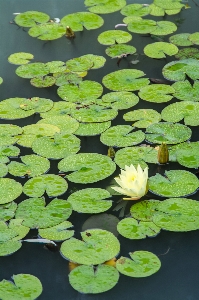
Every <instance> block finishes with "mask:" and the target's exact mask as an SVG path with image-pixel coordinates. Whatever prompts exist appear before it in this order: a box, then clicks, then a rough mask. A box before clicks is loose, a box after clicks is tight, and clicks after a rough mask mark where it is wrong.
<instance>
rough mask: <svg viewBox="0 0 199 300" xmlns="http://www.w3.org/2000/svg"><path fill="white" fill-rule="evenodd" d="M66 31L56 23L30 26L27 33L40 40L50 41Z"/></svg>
mask: <svg viewBox="0 0 199 300" xmlns="http://www.w3.org/2000/svg"><path fill="white" fill-rule="evenodd" d="M65 33H66V29H65V28H64V27H63V26H62V25H61V24H57V23H48V24H40V25H36V26H33V27H31V28H30V29H29V30H28V34H29V35H30V36H32V37H36V38H38V39H39V40H42V41H52V40H56V39H59V38H61V37H62V36H63V35H64V34H65Z"/></svg>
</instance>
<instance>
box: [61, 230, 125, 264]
mask: <svg viewBox="0 0 199 300" xmlns="http://www.w3.org/2000/svg"><path fill="white" fill-rule="evenodd" d="M81 236H82V241H80V240H77V239H75V238H71V239H70V240H67V241H65V242H63V243H62V245H61V249H60V252H61V254H62V256H63V257H64V258H66V259H68V260H70V261H72V262H75V263H78V264H84V265H98V264H101V263H104V262H105V261H107V260H110V259H112V258H113V257H115V256H116V255H117V254H118V253H119V251H120V243H119V241H118V239H117V238H116V237H115V236H114V235H113V234H112V233H111V232H109V231H106V230H102V229H89V230H86V231H84V232H81Z"/></svg>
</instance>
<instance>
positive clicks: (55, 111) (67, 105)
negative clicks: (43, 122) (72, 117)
mask: <svg viewBox="0 0 199 300" xmlns="http://www.w3.org/2000/svg"><path fill="white" fill-rule="evenodd" d="M75 108H76V104H75V103H72V102H66V101H57V102H54V105H53V107H52V108H51V110H48V111H47V112H44V113H40V116H41V118H44V119H45V118H49V117H56V116H59V117H62V116H65V115H68V114H70V111H71V109H75ZM66 118H68V116H67V117H66ZM76 124H77V123H76ZM77 125H78V124H77Z"/></svg>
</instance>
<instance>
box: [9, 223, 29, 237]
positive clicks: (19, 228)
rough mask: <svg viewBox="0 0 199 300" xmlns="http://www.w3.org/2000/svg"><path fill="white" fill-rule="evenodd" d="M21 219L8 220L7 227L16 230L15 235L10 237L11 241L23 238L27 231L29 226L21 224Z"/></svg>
mask: <svg viewBox="0 0 199 300" xmlns="http://www.w3.org/2000/svg"><path fill="white" fill-rule="evenodd" d="M22 221H23V220H22V219H13V220H10V223H9V226H8V228H9V229H11V230H13V231H15V232H16V236H15V237H13V238H12V241H19V242H21V239H23V238H24V237H25V236H26V235H27V234H28V232H29V230H30V228H28V227H26V226H24V225H22Z"/></svg>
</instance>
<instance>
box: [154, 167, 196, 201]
mask: <svg viewBox="0 0 199 300" xmlns="http://www.w3.org/2000/svg"><path fill="white" fill-rule="evenodd" d="M185 182H186V184H185ZM198 187H199V180H198V178H197V177H196V176H195V175H194V174H192V173H190V172H188V171H183V170H174V171H173V170H172V171H165V176H162V175H160V174H156V175H155V176H152V177H150V178H149V190H150V191H151V192H152V193H154V194H156V195H159V196H162V197H183V196H187V195H190V194H193V193H195V191H196V190H197V189H198Z"/></svg>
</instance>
